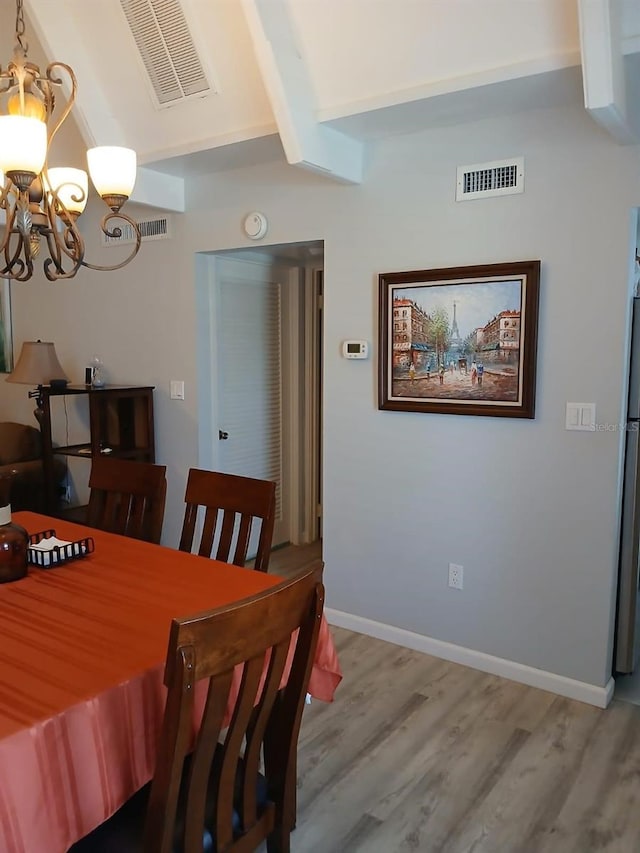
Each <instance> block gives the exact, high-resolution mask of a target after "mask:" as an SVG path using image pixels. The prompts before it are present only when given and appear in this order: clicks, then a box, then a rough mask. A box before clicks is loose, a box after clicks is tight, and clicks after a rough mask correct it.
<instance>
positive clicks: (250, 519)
mask: <svg viewBox="0 0 640 853" xmlns="http://www.w3.org/2000/svg"><path fill="white" fill-rule="evenodd" d="M185 504H186V506H185V514H184V521H183V525H182V535H181V536H180V550H181V551H191V550H192V549H193V545H194V539H195V535H196V525H197V521H198V509H199V507H204V519H203V523H202V533H201V536H200V541H199V543H198V544H197V553H198V554H199V555H200V556H201V557H211V556H214V557H215V559H216V560H222V561H224V562H225V563H233V564H234V565H236V566H244V564H245V562H246V560H247V551H248V548H249V541H250V537H251V531H252V529H253V525H254V524H259V525H260V533H259V539H258V548H257V553H256V557H255V564H254V568H255V569H257V570H258V571H263V572H265V571H266V570H267V568H268V565H269V556H270V551H271V543H272V539H273V525H274V521H275V508H276V484H275V483H274V482H272V481H270V480H258V479H255V478H253V477H241V476H238V475H236V474H223V473H221V472H219V471H204V470H201V469H198V468H192V469H191V470H190V471H189V476H188V478H187V487H186V491H185Z"/></svg>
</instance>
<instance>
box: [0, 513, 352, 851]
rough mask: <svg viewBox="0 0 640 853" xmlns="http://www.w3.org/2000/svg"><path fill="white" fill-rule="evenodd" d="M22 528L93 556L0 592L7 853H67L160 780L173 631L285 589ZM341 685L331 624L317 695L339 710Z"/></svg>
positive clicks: (176, 559)
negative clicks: (184, 619) (186, 621)
mask: <svg viewBox="0 0 640 853" xmlns="http://www.w3.org/2000/svg"><path fill="white" fill-rule="evenodd" d="M13 520H14V521H15V522H16V523H17V524H20V525H22V526H23V527H25V528H26V530H27V532H28V533H29V534H30V535H35V534H38V533H41V532H43V531H54V533H55V535H56V537H57V538H59V539H62V540H65V541H68V542H81V541H83V540H86V539H90V540H91V544H92V546H93V550H92V551H90V550H89V549H88V548H83V549H82V550H78V551H76V552H74V553H79V554H81V556H80V558H78V559H73V560H70V561H68V562H64V563H60V564H53V565H51V564H50V565H49V566H47V567H40V566H35V565H30V566H29V571H28V574H27V576H26V577H24V578H22V579H20V580H17V581H13V582H11V583H5V584H1V585H0V626H1V634H0V636H1V637H2V652H1V654H0V851H1V853H65V851H67V850H68V848H69V847H70V846H71V845H72V844H73V843H74V842H76V841H77V840H79V839H80V838H82V837H83V836H84V835H86V834H87V833H88V832H90V831H91V830H92V829H94V828H95V827H96V826H98V825H99V824H100V823H102V822H103V821H104V820H106V819H107V818H108V817H109V816H110V815H112V814H113V813H114V812H115V811H117V809H118V808H120V806H121V805H122V804H124V803H125V802H126V800H128V799H129V798H130V797H131V796H132V795H133V794H134V793H135V792H136V791H137V790H139V789H140V788H141V787H142V786H143V785H145V784H146V783H147V782H148V781H149V780H150V779H151V777H152V775H153V771H154V764H155V755H156V744H157V740H158V736H159V732H160V726H161V721H162V715H163V710H164V702H165V696H166V690H165V687H164V685H163V674H164V663H165V657H166V652H167V644H168V638H169V628H170V624H171V620H172V618H175V617H181V616H188V615H191V614H194V613H198V612H201V611H205V610H210V609H212V608H216V607H219V606H222V605H227V604H230V603H233V602H236V601H240V600H242V599H244V598H247V597H249V596H251V595H254V594H256V593H260V592H262V591H264V590H267V589H269V588H270V587H272V586H274V585H276V584H277V583H279V582H280V581H281V580H282V578H281V577H279V576H278V575H274V574H267V573H265V572H257V571H254V570H253V569H245V568H240V567H238V566H234V565H230V564H228V563H222V562H220V561H217V560H212V559H208V558H205V557H200V556H197V555H195V554H188V553H185V552H182V551H179V550H176V549H173V548H168V547H165V546H161V545H153V544H150V543H147V542H142V541H140V540H137V539H131V538H127V537H124V536H120V535H116V534H113V533H107V532H105V531H101V530H97V529H93V528H89V527H85V526H83V525H79V524H76V523H74V522H71V521H67V520H63V519H59V518H52V517H49V516H45V515H40V514H37V513H32V512H26V511H25V512H14V513H13ZM341 678H342V674H341V671H340V664H339V661H338V657H337V653H336V649H335V646H334V644H333V639H332V636H331V632H330V630H329V627H328V625H327V622H326V620H325V619H324V617H323V619H322V623H321V628H320V634H319V639H318V645H317V649H316V654H315V658H314V664H313V669H312V673H311V678H310V681H309V686H308V691H309V693H310V694H311V696H312V697H315V698H317V699H320V700H322V701H325V702H331V701H332V700H333V696H334V692H335V690H336V688H337V686H338V684H339V683H340V680H341ZM232 701H233V697H232V696H231V697H230V703H232ZM231 710H232V707H230V708H228V713H230V712H231ZM194 725H196V723H194Z"/></svg>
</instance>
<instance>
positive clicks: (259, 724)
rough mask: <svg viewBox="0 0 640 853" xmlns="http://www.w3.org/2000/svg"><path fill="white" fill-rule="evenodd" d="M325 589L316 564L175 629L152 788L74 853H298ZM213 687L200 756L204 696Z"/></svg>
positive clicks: (179, 622)
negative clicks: (301, 740) (311, 687)
mask: <svg viewBox="0 0 640 853" xmlns="http://www.w3.org/2000/svg"><path fill="white" fill-rule="evenodd" d="M321 577H322V563H321V561H316V562H315V563H314V564H312V566H310V567H309V569H308V570H306V571H304V572H302V573H301V574H299V575H297V576H296V577H294V578H292V579H288V580H285V581H283V582H282V583H280V584H278V585H277V586H273V587H271V588H270V589H268V590H266V591H265V592H262V593H260V594H258V595H255V596H252V597H251V598H247V599H244V601H240V602H237V603H235V604H231V605H226V606H224V607H220V608H218V609H216V610H210V611H208V612H206V613H200V614H198V615H195V616H190V617H187V618H184V619H174V620H173V621H172V623H171V630H170V634H169V648H168V652H167V658H166V665H165V673H164V683H165V685H166V687H167V700H166V705H165V712H164V720H163V723H162V730H161V735H160V742H159V748H158V755H157V761H156V768H155V773H154V776H153V780H152V782H151V783H150V784H149V785H147V786H146V787H145V788H143V789H142V791H140V792H138V794H136V795H135V796H134V797H133V798H132V800H130V801H129V802H128V803H126V804H125V806H123V808H122V809H120V811H119V812H117V813H116V814H115V815H114V816H113V817H112V818H110V819H109V820H108V821H106V822H105V823H103V824H101V826H99V827H98V828H97V829H96V830H95V831H94V832H92V833H90V835H88V836H86V837H85V838H84V839H82V840H81V841H80V842H78V843H77V844H75V845H74V846H73V847H72V848H71V849H70V851H69V853H125V851H126V853H138V851H144V853H170V851H177V850H179V851H181V852H182V853H196V851H197V853H202V851H203V850H206V851H212V853H219V851H223V850H224V851H228V853H249V851H253V850H255V849H256V848H257V847H258V846H259V845H260V844H261V843H262V841H264V840H265V839H266V841H267V850H268V851H269V853H288V851H289V849H290V844H289V836H290V833H291V831H292V830H293V828H294V827H295V817H296V816H295V810H296V795H295V788H296V753H297V743H298V733H299V730H300V721H301V718H302V712H303V708H304V703H305V695H306V690H307V686H308V683H309V677H310V675H311V669H312V667H313V661H314V656H315V650H316V645H317V641H318V632H319V629H320V620H321V616H322V609H323V605H324V587H323V585H322V581H321ZM294 645H295V650H294V651H293V652H291V651H290V647H293V646H294ZM288 660H290V661H291V667H290V670H289V674H288V678H287V677H286V673H287V662H288ZM238 666H243V670H242V678H241V683H240V689H239V693H238V696H237V699H236V700H235V705H234V709H233V714H232V717H231V721H230V723H229V724H228V726H227V721H226V714H227V709H228V707H229V702H230V690H231V685H232V679H233V675H234V670H235V669H236V667H238ZM263 677H264V684H262V683H261V680H262V678H263ZM283 679H286V683H285V684H284V686H281V684H282V681H283ZM205 680H206V681H208V685H205V687H206V690H207V693H206V704H205V705H204V712H203V715H202V720H201V723H200V726H199V729H198V732H197V735H196V737H195V745H194V743H193V740H194V738H193V715H194V701H195V699H196V697H197V692H196V685H197V684H198V683H199V682H201V681H205ZM261 758H263V760H264V770H263V771H262V770H261Z"/></svg>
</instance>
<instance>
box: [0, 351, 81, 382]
mask: <svg viewBox="0 0 640 853" xmlns="http://www.w3.org/2000/svg"><path fill="white" fill-rule="evenodd" d="M68 378H69V377H68V376H67V375H66V373H65V372H64V370H63V369H62V365H61V364H60V362H59V361H58V356H57V355H56V349H55V347H54V345H53V344H52V343H51V342H49V341H25V342H24V343H23V344H22V350H21V351H20V357H19V358H18V361H17V362H16V366H15V367H14V369H13V373H10V374H9V376H7V382H18V383H19V384H21V385H48V384H49V383H50V382H51V380H52V379H67V380H68Z"/></svg>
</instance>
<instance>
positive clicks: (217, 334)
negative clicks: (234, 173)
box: [196, 241, 324, 553]
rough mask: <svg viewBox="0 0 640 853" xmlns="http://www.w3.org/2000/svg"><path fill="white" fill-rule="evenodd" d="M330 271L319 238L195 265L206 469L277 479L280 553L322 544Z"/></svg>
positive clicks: (218, 255) (211, 257)
mask: <svg viewBox="0 0 640 853" xmlns="http://www.w3.org/2000/svg"><path fill="white" fill-rule="evenodd" d="M323 267H324V249H323V243H322V242H320V241H314V242H312V243H304V244H286V245H277V246H267V247H262V246H261V247H259V248H257V247H256V248H250V249H244V250H230V251H229V250H225V251H221V252H215V253H207V254H205V255H200V256H198V257H197V261H196V269H197V276H196V281H197V305H198V340H197V349H198V388H199V401H200V404H199V409H200V412H199V415H200V416H199V436H200V442H199V457H200V458H199V463H198V464H199V465H200V466H201V467H204V468H211V469H213V470H219V471H226V472H228V473H233V474H241V475H243V476H249V477H257V478H259V479H271V480H275V481H276V483H277V497H276V502H277V506H276V524H275V530H274V539H273V544H274V547H277V546H281V545H285V544H293V545H306V544H308V543H311V542H316V541H317V540H319V538H320V507H321V488H322V486H321V461H320V452H321V451H320V448H321V422H322V420H321V383H322V354H321V338H322V333H321V332H322V317H321V312H322V302H321V292H322V275H323ZM250 553H251V552H250Z"/></svg>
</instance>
